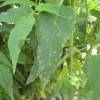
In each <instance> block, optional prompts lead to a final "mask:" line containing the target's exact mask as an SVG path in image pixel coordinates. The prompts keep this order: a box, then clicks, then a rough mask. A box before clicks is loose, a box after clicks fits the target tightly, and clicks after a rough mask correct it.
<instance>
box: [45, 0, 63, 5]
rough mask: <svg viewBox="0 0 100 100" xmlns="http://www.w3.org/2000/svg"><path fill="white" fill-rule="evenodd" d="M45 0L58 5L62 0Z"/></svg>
mask: <svg viewBox="0 0 100 100" xmlns="http://www.w3.org/2000/svg"><path fill="white" fill-rule="evenodd" d="M45 1H46V2H48V3H51V4H53V5H60V4H62V2H63V1H64V0H45Z"/></svg>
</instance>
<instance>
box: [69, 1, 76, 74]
mask: <svg viewBox="0 0 100 100" xmlns="http://www.w3.org/2000/svg"><path fill="white" fill-rule="evenodd" d="M71 7H72V8H73V9H75V0H71ZM73 33H74V30H73V32H72V35H71V38H70V68H69V73H70V74H71V73H72V67H73Z"/></svg>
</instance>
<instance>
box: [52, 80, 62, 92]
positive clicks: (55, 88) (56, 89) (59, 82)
mask: <svg viewBox="0 0 100 100" xmlns="http://www.w3.org/2000/svg"><path fill="white" fill-rule="evenodd" d="M61 87H62V80H58V81H57V82H56V84H55V87H54V91H55V93H59V92H60V90H61Z"/></svg>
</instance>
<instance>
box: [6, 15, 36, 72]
mask: <svg viewBox="0 0 100 100" xmlns="http://www.w3.org/2000/svg"><path fill="white" fill-rule="evenodd" d="M34 24H35V19H34V16H33V15H32V14H30V13H27V14H24V15H21V16H19V19H18V20H17V22H16V25H15V27H14V28H13V29H12V30H11V32H10V36H9V40H8V48H9V53H10V57H11V60H12V65H13V73H15V70H16V64H17V59H18V56H19V53H20V51H21V48H22V46H23V45H24V42H25V39H26V37H27V36H28V35H29V33H30V31H31V30H32V27H33V25H34Z"/></svg>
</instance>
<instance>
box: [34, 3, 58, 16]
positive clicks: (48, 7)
mask: <svg viewBox="0 0 100 100" xmlns="http://www.w3.org/2000/svg"><path fill="white" fill-rule="evenodd" d="M36 10H38V11H39V12H41V11H46V12H49V13H52V14H55V15H58V11H57V10H58V9H57V7H55V6H54V5H52V4H49V3H45V4H44V3H40V4H39V5H38V6H37V7H36Z"/></svg>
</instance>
